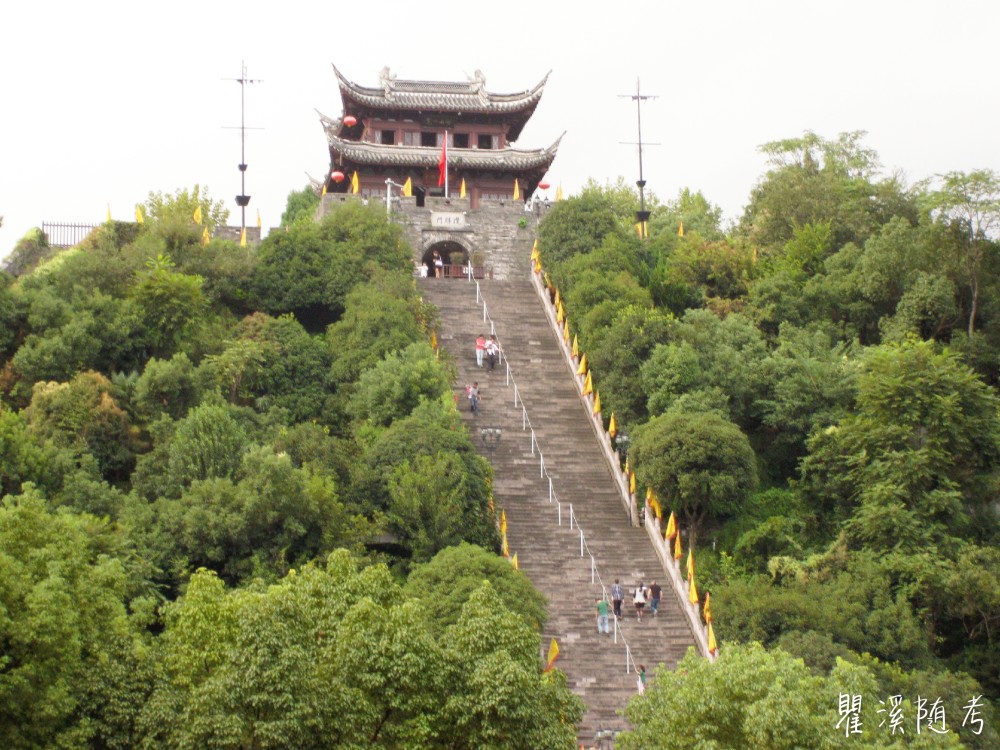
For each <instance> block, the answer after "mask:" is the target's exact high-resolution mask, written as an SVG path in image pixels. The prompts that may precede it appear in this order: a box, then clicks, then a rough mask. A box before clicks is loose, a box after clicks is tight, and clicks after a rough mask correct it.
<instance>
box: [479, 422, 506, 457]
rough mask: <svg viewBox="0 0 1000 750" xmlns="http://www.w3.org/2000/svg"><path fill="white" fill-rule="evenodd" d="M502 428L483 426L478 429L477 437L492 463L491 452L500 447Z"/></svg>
mask: <svg viewBox="0 0 1000 750" xmlns="http://www.w3.org/2000/svg"><path fill="white" fill-rule="evenodd" d="M502 435H503V430H502V429H501V428H499V427H483V428H481V429H480V430H479V437H480V439H481V440H482V441H483V447H484V448H485V449H486V453H487V455H488V456H489V458H490V463H493V452H494V451H495V450H496V449H497V448H499V447H500V438H501V436H502Z"/></svg>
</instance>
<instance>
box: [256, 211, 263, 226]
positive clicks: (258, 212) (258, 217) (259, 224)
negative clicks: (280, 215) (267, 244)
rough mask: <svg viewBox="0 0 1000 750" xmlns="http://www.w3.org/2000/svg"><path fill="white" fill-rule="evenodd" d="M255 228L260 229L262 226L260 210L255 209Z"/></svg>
mask: <svg viewBox="0 0 1000 750" xmlns="http://www.w3.org/2000/svg"><path fill="white" fill-rule="evenodd" d="M257 228H258V229H262V228H263V225H262V224H261V223H260V209H259V208H258V209H257Z"/></svg>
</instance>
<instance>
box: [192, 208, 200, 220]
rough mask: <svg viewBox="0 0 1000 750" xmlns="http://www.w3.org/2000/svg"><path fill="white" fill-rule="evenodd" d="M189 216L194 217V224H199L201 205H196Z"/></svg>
mask: <svg viewBox="0 0 1000 750" xmlns="http://www.w3.org/2000/svg"><path fill="white" fill-rule="evenodd" d="M191 218H192V219H194V223H195V224H201V206H198V207H197V208H196V209H195V210H194V213H193V214H191Z"/></svg>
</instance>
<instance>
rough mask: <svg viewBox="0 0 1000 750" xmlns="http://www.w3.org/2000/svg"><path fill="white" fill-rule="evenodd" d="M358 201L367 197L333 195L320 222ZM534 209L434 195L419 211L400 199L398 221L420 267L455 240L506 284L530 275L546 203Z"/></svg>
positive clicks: (518, 203)
mask: <svg viewBox="0 0 1000 750" xmlns="http://www.w3.org/2000/svg"><path fill="white" fill-rule="evenodd" d="M356 200H361V199H360V197H358V196H354V195H345V194H342V193H335V194H332V195H331V194H327V195H326V196H324V198H323V202H322V203H321V204H320V206H319V208H318V209H317V218H321V217H322V216H323V215H324V214H325V213H326V212H327V211H328V210H330V208H331V207H332V206H334V205H336V204H338V203H345V202H347V201H356ZM370 200H373V199H370ZM382 205H383V207H384V205H385V203H384V201H382ZM531 207H532V209H533V210H531V211H526V210H525V204H524V203H523V202H522V201H514V200H509V201H506V200H504V201H497V200H483V201H481V203H480V206H479V207H478V208H475V209H473V208H472V204H471V201H470V200H469V199H468V198H432V197H428V198H426V199H425V201H424V205H423V206H420V207H418V206H417V199H416V198H415V197H394V198H393V200H392V217H393V219H394V220H395V221H396V222H397V223H398V224H399V225H400V226H401V227H402V228H403V235H404V237H405V238H406V240H407V241H408V242H409V243H410V245H411V246H412V247H413V260H414V262H415V263H420V262H421V261H422V260H423V258H424V255H425V254H426V253H427V252H428V251H429V250H430V249H431V247H432V246H433V245H435V244H437V243H442V242H453V243H457V244H458V245H461V246H462V248H464V249H465V251H466V252H467V253H468V255H469V257H470V258H471V260H472V265H474V266H485V267H486V269H487V271H488V274H489V275H491V276H492V278H494V279H497V280H501V281H502V280H506V279H511V278H515V277H525V276H526V275H527V273H528V266H529V263H528V261H529V258H530V255H531V246H532V243H533V242H534V239H535V229H536V227H537V226H538V221H539V219H540V218H541V216H542V215H543V214H544V212H545V210H546V207H545V206H544V204H541V203H538V204H531Z"/></svg>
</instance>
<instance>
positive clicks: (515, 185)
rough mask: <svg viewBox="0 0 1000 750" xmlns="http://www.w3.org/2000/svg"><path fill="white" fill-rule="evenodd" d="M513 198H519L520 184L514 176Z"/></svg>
mask: <svg viewBox="0 0 1000 750" xmlns="http://www.w3.org/2000/svg"><path fill="white" fill-rule="evenodd" d="M514 200H516V201H517V200H521V185H520V183H518V181H517V178H516V177H515V178H514Z"/></svg>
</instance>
